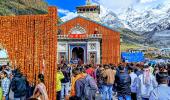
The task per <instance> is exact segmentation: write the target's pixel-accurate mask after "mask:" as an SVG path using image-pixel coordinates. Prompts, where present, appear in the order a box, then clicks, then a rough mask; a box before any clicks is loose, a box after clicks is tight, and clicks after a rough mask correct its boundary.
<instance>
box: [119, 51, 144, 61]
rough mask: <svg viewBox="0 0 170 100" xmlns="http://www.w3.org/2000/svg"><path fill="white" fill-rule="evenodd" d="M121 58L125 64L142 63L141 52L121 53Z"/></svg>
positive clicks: (142, 56) (142, 55)
mask: <svg viewBox="0 0 170 100" xmlns="http://www.w3.org/2000/svg"><path fill="white" fill-rule="evenodd" d="M121 58H122V60H123V61H125V62H143V61H144V54H143V53H142V52H132V53H131V52H122V53H121Z"/></svg>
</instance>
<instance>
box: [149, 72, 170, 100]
mask: <svg viewBox="0 0 170 100" xmlns="http://www.w3.org/2000/svg"><path fill="white" fill-rule="evenodd" d="M156 80H157V82H158V84H159V85H158V86H157V87H156V88H155V89H154V90H153V91H152V92H151V95H150V98H149V100H170V87H168V73H166V72H159V73H158V74H156Z"/></svg>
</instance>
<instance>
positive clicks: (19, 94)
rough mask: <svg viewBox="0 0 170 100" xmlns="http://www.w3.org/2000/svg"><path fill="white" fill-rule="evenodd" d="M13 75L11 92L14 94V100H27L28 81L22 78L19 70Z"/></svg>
mask: <svg viewBox="0 0 170 100" xmlns="http://www.w3.org/2000/svg"><path fill="white" fill-rule="evenodd" d="M13 74H14V76H13V78H12V81H11V90H12V91H13V92H14V100H25V99H26V93H27V87H26V79H25V78H24V77H23V76H22V74H21V72H20V70H19V69H16V70H14V71H13Z"/></svg>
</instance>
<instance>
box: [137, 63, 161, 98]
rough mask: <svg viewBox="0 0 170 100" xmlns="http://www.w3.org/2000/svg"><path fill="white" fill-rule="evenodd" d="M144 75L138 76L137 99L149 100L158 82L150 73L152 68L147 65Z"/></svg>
mask: <svg viewBox="0 0 170 100" xmlns="http://www.w3.org/2000/svg"><path fill="white" fill-rule="evenodd" d="M143 71H144V72H143V74H141V75H139V76H138V80H137V84H136V87H137V98H138V99H142V100H149V96H150V93H151V91H152V90H153V89H154V88H156V87H157V85H158V84H157V82H156V79H155V77H154V75H153V74H151V73H150V68H149V66H148V65H145V66H144V68H143Z"/></svg>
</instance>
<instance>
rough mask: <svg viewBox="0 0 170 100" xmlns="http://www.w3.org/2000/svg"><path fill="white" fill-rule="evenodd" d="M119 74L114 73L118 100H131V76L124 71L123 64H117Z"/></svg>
mask: <svg viewBox="0 0 170 100" xmlns="http://www.w3.org/2000/svg"><path fill="white" fill-rule="evenodd" d="M118 69H119V74H117V75H116V80H115V83H116V85H117V92H118V100H124V99H125V100H131V96H130V95H131V90H130V84H131V78H130V75H129V74H128V73H126V71H125V68H124V67H123V66H119V67H118Z"/></svg>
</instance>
